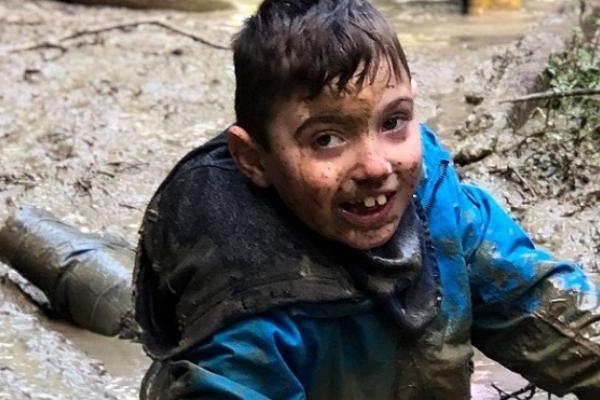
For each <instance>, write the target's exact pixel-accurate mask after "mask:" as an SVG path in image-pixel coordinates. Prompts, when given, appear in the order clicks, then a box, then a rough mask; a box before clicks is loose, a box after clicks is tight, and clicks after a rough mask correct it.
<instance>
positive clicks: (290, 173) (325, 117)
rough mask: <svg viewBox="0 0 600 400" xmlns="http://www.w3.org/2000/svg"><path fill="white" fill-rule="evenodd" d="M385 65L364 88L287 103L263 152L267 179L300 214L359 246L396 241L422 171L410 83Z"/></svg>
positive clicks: (314, 225) (315, 227) (323, 231)
mask: <svg viewBox="0 0 600 400" xmlns="http://www.w3.org/2000/svg"><path fill="white" fill-rule="evenodd" d="M382 64H383V65H382V66H380V67H379V69H378V71H377V73H376V74H375V77H374V79H373V81H372V82H367V83H366V84H364V85H363V86H362V87H351V88H350V90H349V91H348V92H343V93H339V92H337V91H335V90H333V89H331V88H329V89H325V90H324V91H323V93H321V94H320V95H319V96H317V97H316V98H313V99H303V98H301V97H299V96H297V97H295V98H292V99H290V100H289V101H287V102H285V103H283V104H282V105H281V107H279V109H278V110H277V111H276V113H275V118H274V121H273V122H272V124H271V127H270V139H271V144H272V146H271V149H272V150H271V151H270V152H268V153H265V154H263V159H264V167H265V176H266V178H267V181H268V182H269V183H270V184H272V185H273V186H274V187H275V189H276V190H277V192H278V193H279V195H280V196H281V198H282V199H283V200H284V201H285V202H286V203H287V205H288V206H289V207H290V208H291V209H292V211H293V212H294V213H295V214H296V215H297V216H298V217H299V218H300V219H301V220H302V221H303V222H304V223H306V224H307V225H308V226H310V227H311V228H312V229H313V230H315V231H316V232H318V233H320V234H322V235H324V236H326V237H329V238H331V239H334V240H337V241H339V242H342V243H345V244H347V245H348V246H350V247H353V248H357V249H369V248H372V247H376V246H379V245H382V244H383V243H385V242H386V241H387V240H388V239H389V238H390V237H391V235H392V234H393V232H394V231H395V229H396V227H397V226H398V223H399V221H400V217H401V216H402V213H403V212H404V210H405V209H406V206H407V204H408V203H409V201H410V199H411V196H412V194H413V193H414V190H415V187H416V182H417V180H418V177H419V176H420V171H421V170H420V168H421V142H420V136H419V128H418V123H417V121H416V120H415V119H414V112H413V95H412V91H411V88H410V83H409V81H408V78H406V77H402V78H400V79H398V78H396V77H392V76H391V75H390V71H389V69H388V67H387V65H386V63H382Z"/></svg>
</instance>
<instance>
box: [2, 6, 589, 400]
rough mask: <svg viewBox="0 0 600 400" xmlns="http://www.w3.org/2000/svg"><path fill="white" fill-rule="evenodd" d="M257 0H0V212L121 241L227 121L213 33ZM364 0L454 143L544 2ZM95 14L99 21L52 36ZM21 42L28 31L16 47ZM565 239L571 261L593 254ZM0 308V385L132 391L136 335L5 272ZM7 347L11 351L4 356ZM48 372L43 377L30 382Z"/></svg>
mask: <svg viewBox="0 0 600 400" xmlns="http://www.w3.org/2000/svg"><path fill="white" fill-rule="evenodd" d="M256 3H257V1H254V0H250V1H238V2H236V7H234V8H233V9H231V10H221V11H213V12H210V13H205V14H194V13H190V14H185V13H179V12H174V11H143V12H141V11H133V10H126V9H118V8H110V7H105V8H101V7H99V8H87V7H84V6H78V5H72V4H62V3H57V2H51V1H32V0H4V1H3V2H1V3H0V219H2V220H3V219H4V218H6V216H7V215H8V214H9V213H10V212H11V210H12V208H13V207H14V206H15V205H18V204H21V203H30V204H34V205H36V206H39V207H43V208H46V209H48V210H49V211H51V212H52V213H53V214H54V215H56V216H57V217H59V218H61V219H64V220H65V221H66V222H68V223H71V224H73V225H76V226H78V227H80V228H82V229H84V230H89V231H105V232H108V233H111V234H114V235H118V236H121V237H124V238H125V239H126V240H127V241H129V242H131V243H134V242H135V241H136V235H137V229H138V225H139V221H140V219H141V215H142V212H143V209H144V207H145V205H146V203H147V201H148V200H149V198H150V196H151V195H152V192H153V190H154V189H155V188H156V186H157V185H158V183H159V182H160V181H161V180H162V178H163V177H164V176H165V174H166V173H167V172H168V170H169V169H170V168H171V166H172V165H173V164H174V162H175V161H176V160H177V159H179V158H180V157H181V156H182V155H183V154H185V153H186V152H187V151H188V150H190V149H191V148H193V147H195V146H197V145H199V144H201V143H203V142H204V141H206V140H207V139H208V138H210V137H211V136H213V135H214V134H215V133H217V132H218V131H220V130H221V129H223V128H224V127H225V126H226V125H227V124H228V123H229V122H231V121H232V120H233V114H232V93H233V86H234V82H233V71H232V66H231V60H230V59H231V53H230V52H229V51H227V50H223V49H220V48H218V47H222V46H227V45H228V42H229V37H230V36H231V34H232V33H233V32H234V31H235V30H236V29H237V27H238V26H239V25H240V23H241V21H242V19H243V17H244V16H245V15H248V14H249V12H250V11H251V9H253V7H255V5H256ZM376 3H378V4H379V5H380V6H381V7H382V8H383V9H384V11H385V12H386V13H387V15H388V16H389V17H390V19H391V21H392V23H393V24H394V26H395V27H396V28H397V31H398V32H399V36H400V38H401V40H402V41H403V43H404V44H405V47H406V48H407V52H408V55H409V60H410V63H411V66H412V70H413V74H414V77H415V80H416V81H417V83H418V87H419V103H418V104H419V105H418V108H419V112H420V115H421V119H422V120H426V121H429V122H431V123H432V124H433V125H434V127H436V128H439V129H440V133H441V134H442V136H443V137H444V140H445V141H446V142H448V143H450V144H451V145H453V146H454V145H457V144H460V142H461V141H462V140H464V137H461V136H459V135H453V134H452V133H453V132H454V130H455V129H456V127H457V126H459V125H460V124H462V121H464V120H465V118H466V117H467V116H468V115H469V114H470V113H471V112H472V111H473V110H475V109H476V108H477V106H476V105H475V104H474V103H476V102H477V98H478V97H481V96H482V95H484V97H486V96H487V95H489V93H490V88H492V87H494V86H495V84H496V83H497V81H498V79H499V78H498V76H499V74H501V73H503V72H504V71H505V70H506V64H510V63H511V60H510V59H508V60H507V59H505V58H503V57H504V56H505V55H506V54H507V51H508V50H509V48H510V46H512V45H511V44H510V43H511V42H512V41H513V40H515V39H517V38H518V37H519V35H520V34H521V33H522V32H523V31H525V30H527V29H528V28H530V27H531V26H532V24H533V23H534V22H535V21H536V20H539V18H541V17H542V16H543V15H544V14H545V13H547V12H548V11H549V10H550V9H552V8H556V5H557V4H558V1H532V2H530V4H531V6H528V7H530V8H528V9H526V10H525V11H524V12H522V13H500V14H493V15H484V16H469V17H466V18H465V17H460V16H458V15H455V14H436V13H432V12H430V11H428V10H423V9H419V10H414V9H406V8H402V6H400V5H399V4H398V3H397V2H394V1H391V0H382V1H379V2H376ZM569 15H570V14H557V15H556V16H555V17H554V18H555V21H556V26H557V29H558V30H561V29H563V30H564V27H565V26H568V25H569V24H570V22H569V21H570V20H569V18H570V16H569ZM148 21H152V22H154V23H147V22H148ZM132 22H144V23H143V24H140V25H139V26H134V25H132V24H131V23H132ZM156 22H160V24H157V23H156ZM117 25H126V26H124V27H122V28H117V27H116V26H117ZM548 26H550V25H548ZM95 28H101V32H99V33H97V34H81V35H79V36H77V37H74V38H72V39H66V40H63V41H60V40H59V39H60V38H64V37H66V36H68V35H70V34H73V33H75V32H79V33H85V31H86V30H91V29H95ZM201 40H204V41H207V42H209V43H212V44H214V45H215V46H211V45H210V44H209V45H206V44H203V42H202V41H201ZM32 44H43V45H42V46H40V47H38V48H36V49H28V50H25V48H27V47H30V46H31V45H32ZM482 82H483V83H482ZM466 95H468V96H469V98H470V99H471V100H470V101H469V102H465V96H466ZM501 95H502V96H504V94H501V93H495V94H493V95H491V97H493V98H495V99H498V98H499V97H500V96H501ZM490 160H491V158H490ZM475 165H476V164H473V166H472V168H474V169H475V168H476V167H475ZM486 167H487V166H486ZM470 176H471V177H473V178H475V179H478V180H481V181H483V182H484V183H487V184H488V186H490V187H491V188H492V190H494V191H495V192H496V194H497V195H500V197H501V198H503V194H504V193H505V190H506V193H509V192H510V193H513V192H514V193H518V191H517V189H516V188H515V187H510V186H506V187H505V186H502V185H504V184H505V182H509V181H507V180H506V179H503V178H502V177H501V176H496V175H493V176H492V175H489V174H488V175H485V176H484V177H483V178H482V176H483V175H478V174H476V173H473V174H472V175H470ZM532 204H535V203H528V204H527V205H526V207H531V205H532ZM529 209H531V210H533V209H532V208H529ZM535 210H537V209H535ZM528 212H532V213H533V212H534V211H528ZM585 212H590V213H591V214H594V209H591V210H590V209H587V210H582V213H585ZM582 215H583V214H582ZM592 217H593V218H595V217H594V216H593V215H592V216H591V217H590V220H594V219H593V218H592ZM534 219H535V220H536V221H542V222H543V226H542V228H540V229H541V230H540V231H541V232H554V233H553V234H550V235H548V236H549V237H551V238H556V237H563V236H569V235H570V234H571V233H570V232H571V231H569V230H568V229H571V228H569V227H567V228H565V229H567V230H566V231H561V229H563V228H562V227H561V228H556V229H554V228H552V227H553V226H554V225H555V222H556V221H555V220H554V219H547V216H544V217H540V218H534ZM524 220H525V221H526V220H527V218H524ZM569 221H571V220H569ZM596 222H597V220H596ZM575 225H577V224H575ZM553 229H554V230H553ZM537 231H538V230H537V229H536V230H535V231H534V234H536V235H537V233H536V232H537ZM546 243H548V242H546ZM548 244H551V243H548ZM559 250H560V251H566V252H567V253H568V251H567V250H564V249H563V248H559ZM572 254H574V253H568V255H572ZM578 254H581V255H582V257H583V259H582V260H583V261H584V264H585V257H589V258H593V256H594V255H595V253H593V252H591V253H590V252H589V251H587V250H586V251H582V252H581V253H578ZM586 265H590V264H586ZM0 272H2V273H3V274H6V273H7V269H6V267H5V266H0ZM0 318H1V319H2V326H6V327H8V328H7V329H6V330H5V332H4V333H3V334H2V338H1V339H0V343H8V345H6V346H4V344H2V345H0V382H1V383H2V386H0V399H3V398H7V399H9V398H11V399H12V398H26V397H27V396H30V397H32V398H40V399H41V398H44V399H71V398H73V399H75V398H86V399H88V398H89V399H95V398H115V397H116V398H119V399H130V398H131V399H133V398H136V391H137V385H138V383H139V379H140V377H141V376H142V374H143V372H144V370H145V368H146V365H147V363H148V360H147V359H146V358H145V357H144V356H143V355H142V353H141V350H140V348H139V346H137V345H134V344H127V342H122V341H121V342H119V341H116V340H113V339H110V338H103V337H100V336H97V335H93V334H89V333H87V332H82V331H79V330H77V329H76V328H72V327H69V326H67V325H65V324H63V323H61V322H60V321H59V322H55V321H50V320H48V319H47V318H46V316H45V315H43V314H41V313H40V312H39V311H38V310H37V309H36V308H34V307H31V306H30V305H29V304H28V302H27V301H26V300H25V299H24V298H23V297H22V296H21V295H20V293H18V292H17V291H16V290H15V289H14V287H13V286H12V284H11V283H10V282H9V281H6V280H5V281H3V282H0ZM47 349H56V351H57V353H55V352H54V350H53V351H52V352H48V351H47ZM81 350H83V351H84V352H85V353H87V354H84V353H83V352H82V351H81ZM15 355H18V358H19V360H20V361H19V362H18V363H16V364H14V365H13V363H15V361H14V359H15ZM40 359H42V360H43V361H40ZM62 359H64V360H65V361H61V362H58V361H57V360H62ZM96 359H97V360H100V361H101V362H100V361H96ZM69 360H71V361H69ZM74 371H76V372H74ZM483 375H485V374H483ZM483 375H481V374H480V375H479V377H481V376H483ZM48 379H49V380H50V381H51V382H53V383H56V385H54V386H55V387H52V388H51V389H50V390H46V391H45V392H43V391H42V387H41V385H42V384H44V387H47V386H48V385H46V383H47V382H48ZM511 379H512V378H511ZM510 381H511V382H512V383H513V384H514V385H515V387H516V386H518V385H520V382H516V381H514V380H510ZM477 384H479V385H480V386H483V385H487V381H485V379H482V380H480V381H478V382H477ZM481 393H483V392H481ZM492 394H493V393H492ZM492 394H490V397H486V396H487V395H484V394H482V395H481V396H480V397H479V398H480V399H494V398H495V396H492Z"/></svg>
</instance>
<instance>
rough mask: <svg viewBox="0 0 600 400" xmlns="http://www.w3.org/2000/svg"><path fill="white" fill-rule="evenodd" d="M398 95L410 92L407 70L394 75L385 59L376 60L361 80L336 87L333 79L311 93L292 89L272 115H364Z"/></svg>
mask: <svg viewBox="0 0 600 400" xmlns="http://www.w3.org/2000/svg"><path fill="white" fill-rule="evenodd" d="M399 96H405V97H408V96H411V89H410V81H409V78H408V76H407V74H406V73H405V72H403V73H402V76H400V77H398V76H397V75H396V74H394V73H393V72H392V70H391V69H390V68H389V66H388V65H387V63H380V65H379V66H378V67H377V71H376V73H374V74H373V73H372V74H370V76H367V77H366V79H365V80H364V81H363V82H362V83H358V82H356V81H354V82H349V83H348V85H347V86H346V87H345V88H344V89H343V90H339V89H338V87H337V85H336V82H335V81H334V82H333V83H332V84H331V85H328V86H326V87H325V88H323V90H322V91H321V93H319V94H318V95H317V96H314V97H308V96H306V95H304V94H303V93H295V94H293V95H292V96H291V97H290V98H288V99H287V100H284V101H282V102H279V103H278V104H277V105H276V106H275V109H274V113H273V116H274V120H275V121H280V120H286V119H287V120H290V119H292V120H294V121H288V122H290V123H293V122H301V120H304V119H306V118H309V117H312V116H315V115H323V114H334V115H335V114H338V115H339V114H344V115H352V116H355V117H357V118H368V117H369V116H370V115H371V114H373V112H376V111H377V109H378V108H381V107H384V106H385V104H386V103H388V102H391V101H393V100H395V99H396V98H397V97H399ZM298 120H300V121H298Z"/></svg>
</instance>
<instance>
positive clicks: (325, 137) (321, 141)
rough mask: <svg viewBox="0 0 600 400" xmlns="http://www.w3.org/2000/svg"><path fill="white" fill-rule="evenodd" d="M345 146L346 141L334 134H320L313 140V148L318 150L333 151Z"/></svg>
mask: <svg viewBox="0 0 600 400" xmlns="http://www.w3.org/2000/svg"><path fill="white" fill-rule="evenodd" d="M343 144H344V139H342V138H341V137H340V136H338V135H335V134H333V133H320V134H318V135H317V136H316V137H315V138H314V140H313V146H314V147H315V148H317V149H331V148H334V147H338V146H341V145H343Z"/></svg>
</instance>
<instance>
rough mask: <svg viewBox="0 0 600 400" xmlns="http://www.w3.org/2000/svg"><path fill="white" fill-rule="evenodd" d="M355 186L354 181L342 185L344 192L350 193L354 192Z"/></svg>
mask: <svg viewBox="0 0 600 400" xmlns="http://www.w3.org/2000/svg"><path fill="white" fill-rule="evenodd" d="M355 186H356V185H355V184H354V181H353V180H352V179H348V180H347V181H345V182H344V183H342V190H343V191H344V192H347V193H350V192H352V191H353V190H354V187H355Z"/></svg>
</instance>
